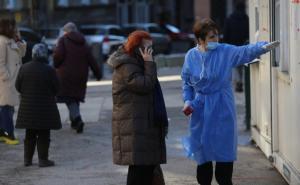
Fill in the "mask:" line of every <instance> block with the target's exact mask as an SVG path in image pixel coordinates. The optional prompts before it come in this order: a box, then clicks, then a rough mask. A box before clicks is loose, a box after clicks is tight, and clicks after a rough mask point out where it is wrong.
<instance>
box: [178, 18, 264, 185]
mask: <svg viewBox="0 0 300 185" xmlns="http://www.w3.org/2000/svg"><path fill="white" fill-rule="evenodd" d="M237 29H238V28H237ZM193 31H194V35H195V37H196V38H197V42H198V45H197V46H196V47H194V48H192V49H190V50H189V51H188V52H187V54H186V56H185V62H184V65H183V68H182V74H181V76H182V80H183V85H182V89H183V100H184V108H183V112H184V113H185V114H186V115H187V116H189V115H190V114H191V116H190V135H189V136H188V137H185V138H184V139H183V144H184V149H185V151H186V152H187V155H188V157H189V158H192V159H194V160H195V161H196V162H197V164H198V166H197V181H198V183H199V184H201V185H210V184H211V181H212V177H213V164H212V162H216V165H215V166H216V167H215V168H216V169H215V177H216V180H217V182H218V183H219V184H220V185H232V180H231V179H232V172H233V162H234V161H235V160H236V157H237V125H236V111H235V103H234V95H233V91H232V85H231V83H232V82H231V73H232V72H231V71H232V69H233V68H234V67H237V66H239V65H242V64H245V63H248V62H250V61H252V60H253V59H255V58H256V57H259V56H260V55H262V54H264V53H266V52H268V51H269V50H268V49H266V48H264V47H263V46H265V45H266V44H268V43H267V42H258V43H256V44H249V45H245V46H239V47H237V46H233V45H229V44H221V43H218V41H219V38H218V29H217V25H216V24H215V23H214V22H213V21H212V20H210V19H204V20H202V21H198V22H196V23H195V25H194V30H193Z"/></svg>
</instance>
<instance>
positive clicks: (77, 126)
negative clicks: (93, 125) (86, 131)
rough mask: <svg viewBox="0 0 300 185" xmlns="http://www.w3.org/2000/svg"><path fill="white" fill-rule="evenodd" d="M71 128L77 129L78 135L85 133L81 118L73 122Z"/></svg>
mask: <svg viewBox="0 0 300 185" xmlns="http://www.w3.org/2000/svg"><path fill="white" fill-rule="evenodd" d="M71 127H72V128H73V129H75V130H76V132H77V133H78V134H79V133H82V132H83V127H84V122H83V121H82V119H81V117H80V116H78V117H77V118H75V119H74V121H72V123H71Z"/></svg>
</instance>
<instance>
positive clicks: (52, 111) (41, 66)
mask: <svg viewBox="0 0 300 185" xmlns="http://www.w3.org/2000/svg"><path fill="white" fill-rule="evenodd" d="M16 88H17V90H18V91H19V92H20V94H21V103H20V107H19V111H18V116H17V123H16V128H21V129H26V133H25V140H24V165H25V166H30V165H32V157H33V155H34V151H35V147H37V151H38V157H39V166H40V167H47V166H53V165H54V162H53V161H51V160H49V159H48V153H49V152H48V151H49V146H50V130H58V129H60V128H61V121H60V116H59V112H58V108H57V105H56V100H55V95H56V94H57V92H58V79H57V77H56V73H55V70H54V69H53V68H52V67H51V66H50V65H48V50H47V47H46V46H45V45H44V44H36V45H34V47H33V48H32V61H31V62H29V63H26V64H24V65H23V66H22V67H21V69H20V73H19V74H18V77H17V81H16Z"/></svg>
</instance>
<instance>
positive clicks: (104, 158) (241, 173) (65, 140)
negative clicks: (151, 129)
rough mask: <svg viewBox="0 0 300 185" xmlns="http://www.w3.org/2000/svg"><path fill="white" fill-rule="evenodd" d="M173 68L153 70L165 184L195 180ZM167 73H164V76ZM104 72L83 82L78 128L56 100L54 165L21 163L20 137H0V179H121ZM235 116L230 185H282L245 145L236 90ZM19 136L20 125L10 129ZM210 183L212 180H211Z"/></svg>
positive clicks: (103, 183) (66, 183)
mask: <svg viewBox="0 0 300 185" xmlns="http://www.w3.org/2000/svg"><path fill="white" fill-rule="evenodd" d="M179 71H180V69H179V68H162V69H160V70H159V75H160V76H161V77H163V78H161V80H162V82H161V84H162V87H163V93H164V96H165V100H166V105H167V111H168V116H169V118H170V129H169V136H168V139H167V147H168V150H167V151H168V164H166V165H162V168H163V171H164V175H165V180H166V184H167V185H195V184H197V183H196V178H195V172H196V165H195V163H194V162H193V161H190V160H189V159H186V158H185V156H184V154H183V150H182V146H181V143H180V140H181V137H182V136H184V135H187V127H188V125H187V118H186V117H184V116H183V114H182V113H181V106H182V102H181V87H180V86H181V81H179V80H178V76H171V77H172V78H167V77H170V75H178V74H179ZM166 76H167V77H166ZM109 79H110V75H109V73H107V74H106V79H104V80H103V81H101V82H91V83H89V88H88V93H87V98H86V103H85V104H82V106H81V110H82V115H83V119H84V120H85V121H86V127H85V130H84V133H83V134H81V135H78V134H76V133H75V132H74V131H72V130H71V129H70V125H69V121H68V113H67V109H66V107H65V106H64V105H59V108H60V113H61V118H62V121H63V128H62V129H61V130H59V131H53V132H52V142H51V147H50V159H53V160H54V161H55V162H56V166H55V167H50V168H39V167H38V165H37V155H36V154H35V156H34V165H33V166H32V167H23V143H21V144H20V145H17V146H7V145H5V144H3V143H0V185H124V184H126V183H125V182H126V173H127V167H126V166H123V167H122V166H116V165H113V164H112V156H111V154H112V149H111V109H112V99H111V85H110V81H109ZM236 103H237V111H238V120H239V144H240V145H239V149H238V150H239V151H238V153H239V155H238V161H237V162H236V163H235V166H234V175H233V181H234V184H236V185H254V184H255V185H285V184H286V183H285V181H284V180H283V178H282V177H281V176H280V174H278V173H277V171H276V170H275V169H274V168H273V167H272V165H271V164H270V163H269V162H268V160H267V159H266V157H265V156H264V155H263V154H262V152H261V151H260V150H258V149H257V148H256V147H255V146H251V145H249V135H250V134H249V133H248V132H245V131H244V125H243V114H244V111H245V110H244V99H243V95H242V94H236ZM16 132H17V135H18V137H19V138H20V140H21V141H22V140H23V139H24V130H16ZM214 184H216V183H215V182H214Z"/></svg>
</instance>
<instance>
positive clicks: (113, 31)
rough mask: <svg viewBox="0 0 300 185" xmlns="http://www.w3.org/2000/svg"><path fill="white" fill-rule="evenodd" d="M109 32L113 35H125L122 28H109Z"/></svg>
mask: <svg viewBox="0 0 300 185" xmlns="http://www.w3.org/2000/svg"><path fill="white" fill-rule="evenodd" d="M109 34H111V35H118V36H124V33H123V32H122V30H120V29H118V28H110V29H109Z"/></svg>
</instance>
